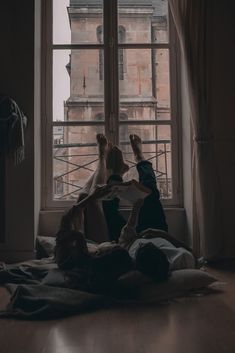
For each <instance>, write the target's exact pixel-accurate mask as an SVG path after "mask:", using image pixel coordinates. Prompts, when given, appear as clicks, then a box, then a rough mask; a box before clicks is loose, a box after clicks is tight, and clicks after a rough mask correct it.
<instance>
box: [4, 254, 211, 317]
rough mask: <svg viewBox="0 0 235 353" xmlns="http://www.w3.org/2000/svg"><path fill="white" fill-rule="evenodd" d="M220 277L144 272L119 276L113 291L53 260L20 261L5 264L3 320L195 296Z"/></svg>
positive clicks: (192, 272) (201, 273)
mask: <svg viewBox="0 0 235 353" xmlns="http://www.w3.org/2000/svg"><path fill="white" fill-rule="evenodd" d="M216 281H217V280H216V279H215V278H214V277H213V276H211V275H210V274H208V273H207V272H205V271H201V270H196V269H192V270H190V269H188V270H187V269H185V270H177V271H173V272H172V274H171V276H170V277H169V279H168V280H167V281H164V282H162V283H154V282H153V281H152V280H151V279H150V278H148V277H147V276H145V275H143V274H141V273H140V272H138V271H131V272H128V273H127V274H125V275H123V276H122V277H120V278H119V279H118V281H117V282H116V284H115V285H113V286H112V288H111V289H109V291H105V292H99V293H97V292H94V291H93V292H92V291H87V286H86V284H87V283H86V278H85V276H84V274H83V273H82V271H80V270H72V271H66V272H65V271H61V270H59V269H58V267H57V265H56V263H55V262H54V260H53V258H52V257H51V258H47V259H41V260H32V261H27V262H24V263H20V264H14V265H6V264H4V263H0V285H3V286H5V287H6V288H7V289H8V291H9V292H10V294H11V299H10V303H9V304H8V306H7V308H6V309H5V310H4V311H0V318H13V317H14V318H19V319H27V320H48V319H55V318H60V317H66V316H69V315H74V314H79V313H82V312H84V311H90V310H94V309H97V308H102V307H104V306H107V305H111V304H114V303H117V302H120V301H125V302H126V301H127V302H130V301H131V302H135V303H138V302H152V301H154V302H156V301H162V300H163V301H164V300H169V299H173V298H176V297H182V296H185V295H189V294H190V293H192V291H194V290H195V291H196V290H202V289H206V288H208V286H210V285H211V284H213V283H214V282H216Z"/></svg>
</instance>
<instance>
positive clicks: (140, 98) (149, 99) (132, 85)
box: [119, 49, 171, 120]
mask: <svg viewBox="0 0 235 353" xmlns="http://www.w3.org/2000/svg"><path fill="white" fill-rule="evenodd" d="M122 50H123V49H122ZM119 60H120V56H119ZM120 70H122V71H120ZM120 73H121V76H123V77H120ZM119 94H120V118H121V119H122V118H123V117H125V119H134V120H135V119H136V120H148V119H150V120H157V119H162V120H169V119H170V118H171V117H170V79H169V53H168V50H167V49H125V50H123V53H122V62H120V61H119Z"/></svg>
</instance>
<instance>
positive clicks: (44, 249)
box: [36, 236, 56, 258]
mask: <svg viewBox="0 0 235 353" xmlns="http://www.w3.org/2000/svg"><path fill="white" fill-rule="evenodd" d="M55 245H56V238H55V237H46V236H37V241H36V250H37V258H43V257H50V256H53V255H54V248H55Z"/></svg>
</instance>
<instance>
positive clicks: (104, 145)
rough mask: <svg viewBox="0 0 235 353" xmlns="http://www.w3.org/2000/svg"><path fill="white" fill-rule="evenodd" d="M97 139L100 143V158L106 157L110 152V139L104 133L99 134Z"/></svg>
mask: <svg viewBox="0 0 235 353" xmlns="http://www.w3.org/2000/svg"><path fill="white" fill-rule="evenodd" d="M96 140H97V144H98V150H99V158H105V157H106V156H107V152H108V140H107V138H106V136H105V135H103V134H97V135H96Z"/></svg>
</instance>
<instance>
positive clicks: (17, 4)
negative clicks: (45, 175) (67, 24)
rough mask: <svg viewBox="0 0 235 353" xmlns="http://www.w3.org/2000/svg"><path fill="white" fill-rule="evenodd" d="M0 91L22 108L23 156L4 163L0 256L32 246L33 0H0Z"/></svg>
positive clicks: (11, 256) (28, 251)
mask: <svg viewBox="0 0 235 353" xmlns="http://www.w3.org/2000/svg"><path fill="white" fill-rule="evenodd" d="M0 36H1V41H0V43H1V55H0V92H1V93H2V94H6V95H9V96H11V97H12V98H13V99H14V100H15V101H16V102H17V103H18V105H19V107H20V108H21V109H22V110H23V111H24V112H25V115H26V116H27V118H28V126H27V130H26V133H25V156H26V158H25V160H24V162H23V163H22V164H20V165H19V166H17V167H16V166H15V165H14V164H13V161H12V160H11V159H10V158H8V159H7V166H6V176H7V178H6V185H5V191H6V234H5V242H4V243H2V244H0V260H1V259H3V260H5V259H6V260H9V261H12V260H18V259H21V258H27V257H32V256H33V249H34V1H32V0H21V1H1V2H0Z"/></svg>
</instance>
